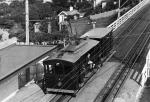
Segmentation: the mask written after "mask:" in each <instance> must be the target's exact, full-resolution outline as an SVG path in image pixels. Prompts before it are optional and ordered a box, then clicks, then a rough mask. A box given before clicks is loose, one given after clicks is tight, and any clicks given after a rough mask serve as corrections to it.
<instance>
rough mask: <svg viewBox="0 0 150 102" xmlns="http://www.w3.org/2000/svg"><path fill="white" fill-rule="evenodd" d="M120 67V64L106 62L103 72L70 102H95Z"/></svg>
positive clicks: (99, 72)
mask: <svg viewBox="0 0 150 102" xmlns="http://www.w3.org/2000/svg"><path fill="white" fill-rule="evenodd" d="M119 65H120V63H118V62H106V63H105V64H104V66H103V67H102V69H101V70H99V71H98V72H97V74H96V75H94V76H93V78H92V79H91V80H90V81H89V82H88V83H87V85H86V86H85V87H84V88H83V89H81V90H80V91H79V93H78V94H77V96H76V97H75V98H72V99H71V101H70V102H93V101H94V99H95V98H96V96H97V94H98V93H99V92H100V90H101V89H102V88H103V87H104V85H105V84H106V82H107V80H108V79H109V78H110V76H111V75H112V74H113V72H114V71H115V69H116V68H117V67H118V66H119Z"/></svg>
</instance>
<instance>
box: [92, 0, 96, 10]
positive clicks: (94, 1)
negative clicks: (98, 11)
mask: <svg viewBox="0 0 150 102" xmlns="http://www.w3.org/2000/svg"><path fill="white" fill-rule="evenodd" d="M95 7H96V0H93V8H94V9H95Z"/></svg>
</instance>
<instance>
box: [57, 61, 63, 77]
mask: <svg viewBox="0 0 150 102" xmlns="http://www.w3.org/2000/svg"><path fill="white" fill-rule="evenodd" d="M55 74H57V75H61V74H63V67H62V65H61V64H60V63H56V64H55Z"/></svg>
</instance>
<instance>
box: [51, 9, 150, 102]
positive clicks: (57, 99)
mask: <svg viewBox="0 0 150 102" xmlns="http://www.w3.org/2000/svg"><path fill="white" fill-rule="evenodd" d="M145 12H146V10H144V12H140V13H139V14H138V16H137V17H135V18H131V21H132V23H130V25H129V26H128V27H127V28H126V29H128V30H122V31H121V33H119V35H115V36H114V37H115V38H118V39H117V40H116V42H115V43H116V44H120V43H121V41H124V40H125V39H127V36H126V37H122V36H124V35H125V34H130V33H132V31H133V30H134V29H135V28H136V27H137V26H138V25H140V24H141V23H142V21H143V19H144V16H145V15H146V14H145ZM140 15H142V16H140ZM137 20H138V21H137ZM145 21H146V19H145ZM147 26H149V25H147ZM147 26H146V27H145V31H146V28H147ZM145 31H143V32H142V33H141V36H139V39H140V38H141V37H142V34H144V32H145ZM139 39H138V40H139ZM137 42H138V41H137ZM135 45H137V44H135ZM131 50H132V49H131ZM127 57H128V56H126V58H127ZM126 58H124V61H122V62H123V63H126V64H127V65H128V63H129V62H126V61H127V60H129V59H126ZM125 60H126V61H125ZM130 60H131V59H130ZM125 66H126V65H125ZM125 66H124V67H125ZM124 67H122V66H120V69H118V70H117V74H115V76H114V78H117V77H118V75H119V73H123V77H122V76H121V79H120V80H122V82H121V81H119V82H118V83H119V84H120V85H119V84H117V82H116V84H117V85H116V86H117V87H118V89H117V88H112V92H116V91H114V90H117V92H119V91H118V90H119V87H121V85H122V83H123V82H124V81H123V80H124V79H125V78H126V76H127V75H128V72H129V68H127V70H124V71H122V69H123V68H124ZM92 76H93V75H92ZM92 76H91V77H92ZM114 78H113V80H114ZM110 83H111V84H112V83H114V81H113V82H110ZM110 83H109V85H108V86H109V87H111V84H110ZM109 89H110V88H108V87H107V89H106V90H103V91H104V93H106V92H107V91H109V92H110V90H109ZM116 94H117V93H116ZM116 94H114V93H113V94H111V95H110V96H108V97H112V95H116ZM100 97H101V96H100ZM114 97H115V96H114ZM71 98H72V97H71V96H68V95H55V96H54V97H53V98H52V100H50V101H49V102H69V100H70V99H71ZM101 99H103V98H102V97H101ZM105 100H107V98H105ZM95 102H100V101H95ZM102 102H103V101H102Z"/></svg>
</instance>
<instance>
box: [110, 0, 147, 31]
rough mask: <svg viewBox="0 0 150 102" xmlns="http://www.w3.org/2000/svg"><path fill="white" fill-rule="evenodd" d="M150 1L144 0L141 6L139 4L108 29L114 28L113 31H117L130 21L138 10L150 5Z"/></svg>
mask: <svg viewBox="0 0 150 102" xmlns="http://www.w3.org/2000/svg"><path fill="white" fill-rule="evenodd" d="M148 1H149V0H143V1H141V2H140V3H139V4H137V5H136V6H135V7H133V8H132V9H131V10H129V11H128V12H127V13H125V14H124V15H122V16H121V17H120V18H119V19H117V20H116V21H114V22H113V23H111V24H110V25H109V26H107V27H108V28H112V29H113V31H115V30H116V29H117V28H118V27H119V26H121V25H122V24H123V23H124V22H125V21H126V20H128V19H129V18H130V17H131V16H132V15H133V14H135V13H136V12H137V11H138V10H140V9H141V8H142V7H143V6H145V5H146V4H147V3H148Z"/></svg>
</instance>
